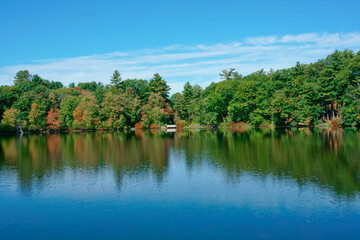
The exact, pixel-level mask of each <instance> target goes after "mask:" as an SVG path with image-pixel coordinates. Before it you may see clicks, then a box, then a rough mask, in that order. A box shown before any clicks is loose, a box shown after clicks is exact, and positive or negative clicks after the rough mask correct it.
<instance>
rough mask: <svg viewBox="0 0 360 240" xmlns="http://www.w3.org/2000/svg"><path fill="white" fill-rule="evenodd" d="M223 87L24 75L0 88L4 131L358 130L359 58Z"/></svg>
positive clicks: (233, 79)
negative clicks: (167, 127)
mask: <svg viewBox="0 0 360 240" xmlns="http://www.w3.org/2000/svg"><path fill="white" fill-rule="evenodd" d="M220 78H221V80H222V81H219V82H217V83H212V84H211V85H210V86H208V87H206V88H205V89H202V88H201V87H200V86H199V85H191V83H189V82H187V83H186V84H185V85H184V89H183V91H182V92H181V93H176V94H173V95H172V96H171V97H170V96H169V91H170V87H169V86H168V85H167V82H166V81H165V80H164V79H163V78H162V77H161V76H160V75H159V74H154V76H153V78H151V79H150V80H149V81H147V80H143V79H127V80H122V79H121V75H120V73H119V72H118V71H117V70H115V71H114V73H113V75H112V76H111V79H110V83H109V84H107V85H104V84H102V83H100V82H98V83H96V82H84V83H78V84H77V85H75V84H74V83H71V84H69V86H68V87H64V86H63V84H62V83H61V82H54V81H49V80H46V79H43V78H41V77H40V76H39V75H31V74H30V73H29V72H28V71H27V70H22V71H19V72H17V73H16V75H15V77H14V80H13V85H12V86H1V87H0V121H1V123H0V129H1V130H2V131H14V130H28V131H44V130H52V131H58V130H96V129H98V130H101V129H104V130H118V129H130V128H132V127H136V128H151V127H157V126H159V124H162V125H164V124H173V123H176V124H178V125H179V126H191V125H211V126H241V125H242V124H250V125H253V126H359V123H360V51H359V52H357V53H354V52H353V51H351V50H344V51H335V52H334V53H332V54H330V55H329V56H327V57H326V58H325V59H321V60H318V61H317V62H315V63H311V64H300V63H297V64H296V65H295V66H294V67H292V68H288V69H282V70H277V71H273V70H270V71H269V72H265V71H264V70H260V71H257V72H254V73H252V74H249V75H247V76H242V75H241V74H240V73H239V72H237V71H235V69H233V68H231V69H229V70H223V71H222V72H221V73H220Z"/></svg>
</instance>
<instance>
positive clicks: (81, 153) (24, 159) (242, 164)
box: [0, 129, 360, 197]
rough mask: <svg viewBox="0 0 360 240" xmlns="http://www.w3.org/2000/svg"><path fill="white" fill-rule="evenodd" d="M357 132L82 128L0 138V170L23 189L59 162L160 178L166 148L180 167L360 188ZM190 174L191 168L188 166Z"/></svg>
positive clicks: (232, 176)
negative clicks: (76, 131) (14, 175)
mask: <svg viewBox="0 0 360 240" xmlns="http://www.w3.org/2000/svg"><path fill="white" fill-rule="evenodd" d="M359 140H360V133H359V131H358V130H356V129H345V130H344V129H337V130H310V129H276V130H270V129H254V130H249V131H243V130H241V129H233V130H218V131H200V130H192V131H182V130H180V131H177V132H176V133H165V132H160V133H159V131H158V130H156V131H136V132H132V133H110V132H105V133H99V132H97V133H84V134H71V135H59V134H52V135H44V136H41V135H25V136H22V137H19V136H1V137H0V174H3V173H4V172H6V171H15V172H16V173H17V176H18V185H19V187H20V190H21V191H22V192H23V193H24V194H31V191H32V190H33V187H34V186H36V187H37V188H40V189H41V185H42V182H43V181H45V180H44V179H45V177H46V176H51V175H52V174H55V173H56V174H62V173H63V172H64V171H65V170H66V169H70V170H73V171H76V170H79V169H81V170H85V171H90V170H91V171H94V172H95V173H96V172H97V173H99V174H100V173H101V172H102V171H105V170H106V169H111V170H112V171H113V172H114V176H115V179H116V182H117V183H118V185H119V187H121V184H122V180H123V178H124V177H125V176H128V177H141V176H147V175H151V176H153V177H154V178H155V179H156V181H157V182H158V183H159V184H161V183H162V182H163V179H164V177H165V176H166V175H167V174H168V169H169V163H171V162H172V161H173V159H169V157H170V150H173V152H174V156H180V155H182V156H184V159H183V160H184V161H185V163H186V167H187V170H188V171H190V172H195V170H194V167H195V166H202V165H203V164H206V165H207V166H210V167H211V168H216V169H220V171H222V172H223V173H224V175H225V176H226V178H227V179H228V180H229V181H236V180H237V179H239V178H240V177H241V176H242V174H251V175H254V176H256V177H267V176H272V177H275V178H280V179H281V178H290V179H294V180H296V182H297V183H298V185H299V187H301V185H303V184H305V183H308V182H311V183H315V184H317V185H318V186H320V187H323V188H328V189H330V190H331V191H332V192H333V193H334V194H336V195H344V196H347V197H352V196H356V195H358V194H359V191H360V164H359V163H360V141H359ZM195 173H196V172H195Z"/></svg>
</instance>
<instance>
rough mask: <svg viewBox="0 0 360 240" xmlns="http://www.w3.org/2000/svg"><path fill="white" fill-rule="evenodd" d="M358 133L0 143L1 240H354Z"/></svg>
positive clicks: (147, 135) (89, 136)
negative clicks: (110, 239) (266, 239)
mask: <svg viewBox="0 0 360 240" xmlns="http://www.w3.org/2000/svg"><path fill="white" fill-rule="evenodd" d="M359 140H360V134H359V132H358V131H357V130H353V129H347V130H342V129H338V130H334V131H328V130H324V131H311V130H309V129H303V130H299V129H295V130H289V129H281V130H276V131H271V130H251V131H246V132H236V131H217V132H213V131H190V132H188V131H179V132H177V133H164V132H163V133H161V134H159V132H157V131H155V132H136V133H130V134H125V133H86V134H71V135H58V134H53V135H44V136H40V135H25V136H22V137H19V136H1V137H0V212H1V215H0V238H1V239H7V238H23V239H27V238H28V239H30V238H34V237H36V239H41V238H43V239H46V238H49V237H50V236H51V238H65V237H66V238H70V239H71V238H79V237H81V238H85V237H87V238H100V237H101V238H120V237H121V238H131V239H139V238H143V237H147V238H163V239H169V238H172V239H184V238H185V239H188V238H199V239H219V238H222V239H227V238H228V239H234V238H241V237H245V238H253V239H257V238H271V239H274V238H275V239H281V238H284V239H288V238H289V236H292V237H291V238H293V239H304V238H320V239H322V238H327V239H338V238H357V237H360V230H359V228H358V226H359V223H360V201H359V200H360V199H359V190H360V171H359V170H360V162H359V161H360V143H359V142H360V141H359Z"/></svg>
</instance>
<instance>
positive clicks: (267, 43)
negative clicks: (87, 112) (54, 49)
mask: <svg viewBox="0 0 360 240" xmlns="http://www.w3.org/2000/svg"><path fill="white" fill-rule="evenodd" d="M344 48H349V49H352V50H354V51H358V50H359V49H360V33H358V32H352V33H331V34H328V33H322V34H319V33H304V34H298V35H284V36H261V37H251V38H246V39H245V40H244V41H243V42H241V41H239V42H233V43H227V44H224V43H218V44H213V45H194V46H186V45H172V46H165V47H163V48H161V49H141V50H137V51H129V52H119V51H115V52H112V53H106V54H100V55H99V54H98V55H91V56H81V57H75V58H65V59H41V60H34V62H33V64H26V65H14V66H4V67H2V68H0V84H7V85H9V84H12V79H13V76H14V75H15V73H16V72H17V71H19V70H22V69H27V70H29V71H30V72H31V73H32V74H39V75H40V76H42V77H43V78H47V79H50V80H55V81H61V82H63V83H64V84H65V85H67V84H69V83H70V82H75V83H77V82H84V81H100V82H104V83H108V82H109V79H110V76H111V75H112V73H113V71H114V70H115V69H117V70H119V71H120V72H121V74H122V77H123V79H126V78H144V79H150V78H151V77H152V76H153V74H154V73H160V75H162V76H163V77H164V78H165V79H166V80H167V81H168V83H169V85H170V86H171V87H172V93H174V92H176V91H181V90H182V86H183V84H184V83H185V82H186V81H190V82H191V83H193V84H199V85H201V86H203V87H205V86H206V85H208V84H210V82H211V81H214V80H218V79H219V75H218V74H219V72H221V70H222V69H229V68H236V70H237V71H239V72H240V73H241V74H243V75H246V74H249V73H252V72H254V71H257V70H259V69H265V70H269V69H270V68H273V69H280V68H286V67H291V66H293V65H294V64H295V63H296V61H299V62H301V63H309V62H313V61H316V60H318V59H320V58H323V57H325V56H326V55H327V54H330V53H331V52H333V51H334V50H335V49H340V50H341V49H344Z"/></svg>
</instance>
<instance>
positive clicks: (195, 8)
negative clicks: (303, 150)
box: [0, 0, 360, 92]
mask: <svg viewBox="0 0 360 240" xmlns="http://www.w3.org/2000/svg"><path fill="white" fill-rule="evenodd" d="M359 9H360V1H355V0H353V1H348V0H343V1H307V0H306V1H251V2H250V1H232V0H231V1H230V0H222V1H211V0H207V1H195V0H193V1H188V0H182V1H159V0H152V1H136V0H133V1H105V0H104V1H91V0H90V1H89V0H88V1H67V0H63V1H50V0H47V1H42V0H32V1H24V0H23V1H21V0H18V1H15V0H14V1H10V0H9V1H4V0H3V1H1V3H0V56H1V58H0V84H7V85H9V84H12V80H13V76H14V74H15V73H16V71H18V70H20V69H28V70H29V71H30V72H31V73H33V74H36V73H37V74H39V75H40V76H42V77H45V78H48V79H50V80H56V81H62V82H63V83H64V84H68V83H69V82H84V81H101V82H104V83H108V82H109V78H110V76H111V74H112V72H113V71H114V70H115V69H119V70H120V72H121V73H122V76H123V78H132V77H137V78H145V79H150V78H151V77H152V75H153V74H154V73H156V72H159V73H160V75H162V76H163V77H164V78H165V79H166V80H167V81H168V83H169V84H170V86H171V87H172V92H176V91H180V90H181V88H182V85H183V84H184V83H185V82H186V81H190V82H192V83H198V84H200V85H202V86H204V87H205V86H206V85H208V84H209V83H210V82H212V81H217V80H218V79H219V78H218V73H219V72H220V71H221V70H222V69H225V68H226V69H228V68H230V67H235V68H236V70H238V71H239V72H240V73H242V74H249V73H251V72H253V71H256V70H259V69H261V68H264V69H265V70H269V69H270V68H273V69H279V68H284V67H290V66H293V65H294V64H295V63H296V61H300V62H302V63H309V62H313V61H316V60H317V59H319V58H323V57H325V56H326V55H327V54H329V53H331V52H332V51H334V50H335V49H340V50H342V49H344V48H349V49H352V50H354V51H358V50H359V49H360V24H359V22H360V21H359V20H360V14H359V13H358V11H359Z"/></svg>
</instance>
